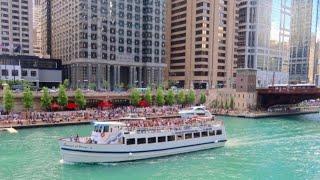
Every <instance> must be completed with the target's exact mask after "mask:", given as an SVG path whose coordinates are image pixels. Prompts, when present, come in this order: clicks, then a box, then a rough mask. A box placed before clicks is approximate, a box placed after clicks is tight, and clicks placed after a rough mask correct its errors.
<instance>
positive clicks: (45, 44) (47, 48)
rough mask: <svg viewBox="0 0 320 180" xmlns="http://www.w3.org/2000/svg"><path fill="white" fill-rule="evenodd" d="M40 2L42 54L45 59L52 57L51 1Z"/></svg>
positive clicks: (43, 0)
mask: <svg viewBox="0 0 320 180" xmlns="http://www.w3.org/2000/svg"><path fill="white" fill-rule="evenodd" d="M39 1H40V2H39V3H40V7H39V8H40V15H39V19H40V22H39V27H40V54H41V55H42V56H44V57H51V54H52V48H51V36H52V33H51V25H52V24H51V18H52V16H51V1H50V0H39Z"/></svg>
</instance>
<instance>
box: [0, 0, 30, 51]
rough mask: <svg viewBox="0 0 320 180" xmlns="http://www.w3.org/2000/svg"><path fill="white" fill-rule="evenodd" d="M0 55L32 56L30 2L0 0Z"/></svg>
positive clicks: (24, 0) (25, 0)
mask: <svg viewBox="0 0 320 180" xmlns="http://www.w3.org/2000/svg"><path fill="white" fill-rule="evenodd" d="M0 8H1V9H0V54H25V55H29V54H33V47H32V1H30V0H0Z"/></svg>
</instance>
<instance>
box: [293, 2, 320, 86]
mask: <svg viewBox="0 0 320 180" xmlns="http://www.w3.org/2000/svg"><path fill="white" fill-rule="evenodd" d="M319 13H320V6H319V1H318V0H292V23H291V31H292V32H291V44H290V81H291V82H297V83H303V82H308V83H314V82H315V81H318V80H317V79H319V78H318V77H319V50H320V49H319V42H320V34H319V33H320V29H319V28H320V24H319V23H320V22H319Z"/></svg>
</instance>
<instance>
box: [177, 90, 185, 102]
mask: <svg viewBox="0 0 320 180" xmlns="http://www.w3.org/2000/svg"><path fill="white" fill-rule="evenodd" d="M185 102H186V96H185V93H184V91H183V90H180V91H179V93H178V95H177V103H178V104H180V105H184V104H185Z"/></svg>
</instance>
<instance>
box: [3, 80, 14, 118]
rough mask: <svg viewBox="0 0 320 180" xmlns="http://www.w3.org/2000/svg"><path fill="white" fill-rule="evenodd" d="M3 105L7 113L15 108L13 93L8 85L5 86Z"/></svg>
mask: <svg viewBox="0 0 320 180" xmlns="http://www.w3.org/2000/svg"><path fill="white" fill-rule="evenodd" d="M3 105H4V110H5V111H6V112H7V113H10V112H11V110H12V109H13V106H14V105H13V94H12V91H11V89H10V87H9V86H8V85H6V86H5V87H4V93H3Z"/></svg>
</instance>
